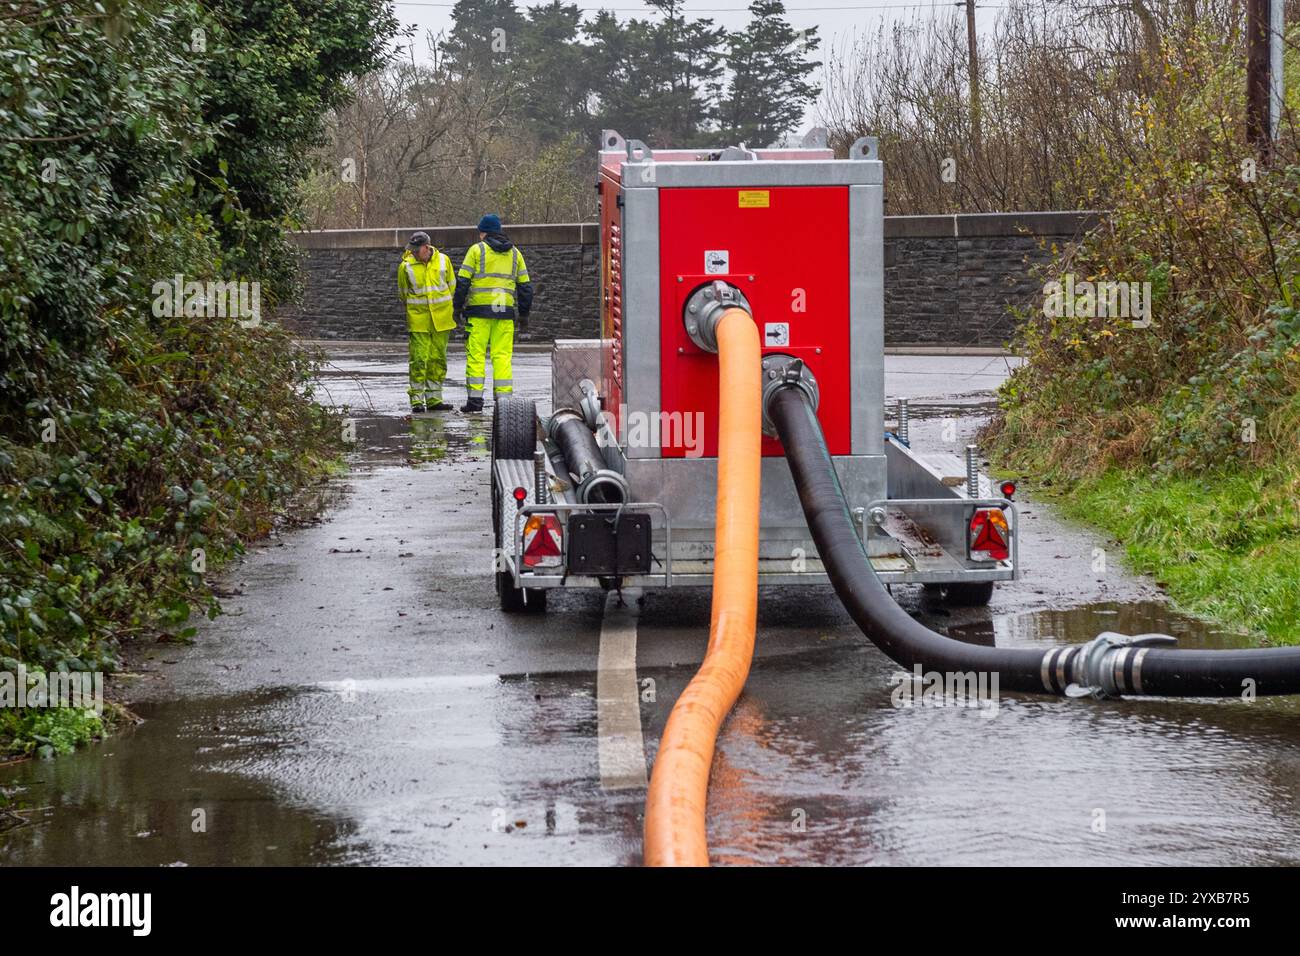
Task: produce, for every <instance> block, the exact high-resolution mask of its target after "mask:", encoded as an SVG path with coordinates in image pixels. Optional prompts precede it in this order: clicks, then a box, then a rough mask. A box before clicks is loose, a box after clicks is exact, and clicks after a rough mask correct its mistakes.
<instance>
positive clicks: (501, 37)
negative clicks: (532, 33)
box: [441, 0, 524, 76]
mask: <svg viewBox="0 0 1300 956" xmlns="http://www.w3.org/2000/svg"><path fill="white" fill-rule="evenodd" d="M451 19H452V28H451V33H450V35H448V37H447V39H446V40H444V41H443V42H442V44H441V47H442V52H443V54H444V55H445V56H446V64H445V65H446V67H447V68H448V69H449V70H451V72H452V73H453V74H455V75H457V76H472V75H475V74H477V73H481V72H483V71H484V70H488V69H491V68H494V67H497V68H501V67H506V66H508V65H509V64H510V62H511V61H512V59H514V54H515V50H516V48H517V47H518V46H519V44H520V42H521V40H522V37H523V25H524V19H523V17H521V16H520V15H519V11H518V10H517V9H515V5H514V0H456V6H455V7H453V8H452V11H451Z"/></svg>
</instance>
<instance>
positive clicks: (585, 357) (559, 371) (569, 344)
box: [551, 339, 601, 412]
mask: <svg viewBox="0 0 1300 956" xmlns="http://www.w3.org/2000/svg"><path fill="white" fill-rule="evenodd" d="M600 347H601V340H600V339H557V340H556V342H555V347H554V349H552V351H551V411H552V412H555V411H557V410H559V409H561V408H575V409H577V408H581V407H582V405H581V403H582V390H581V389H579V388H578V383H579V382H581V381H582V380H583V379H584V378H589V379H591V380H592V382H594V383H595V385H596V389H597V391H599V390H600Z"/></svg>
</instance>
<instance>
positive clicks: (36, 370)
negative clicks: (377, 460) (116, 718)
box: [0, 0, 395, 752]
mask: <svg viewBox="0 0 1300 956" xmlns="http://www.w3.org/2000/svg"><path fill="white" fill-rule="evenodd" d="M0 16H3V17H4V20H3V25H2V26H0V130H3V131H4V133H3V135H2V136H0V366H2V370H0V657H3V658H8V659H12V660H18V661H22V662H23V663H25V664H26V665H27V666H29V667H32V668H43V669H47V670H112V669H113V668H114V667H115V666H116V665H117V663H118V653H119V649H120V643H121V641H122V640H123V639H129V638H135V637H157V636H170V637H179V638H186V637H188V636H189V635H191V634H192V633H193V626H192V623H191V615H192V613H193V609H194V608H195V607H196V606H197V607H199V608H201V609H203V610H206V612H207V613H209V614H214V613H216V612H217V605H216V603H215V601H214V600H213V599H212V598H211V596H210V594H209V592H208V591H207V590H206V588H205V587H204V584H203V574H202V571H203V570H204V569H210V568H211V567H213V566H214V565H216V564H218V563H220V562H221V561H222V560H224V559H226V558H227V557H229V556H230V555H231V554H233V553H236V552H238V551H239V550H240V548H241V546H242V542H244V541H246V540H248V539H250V538H252V537H256V536H258V535H261V534H264V533H265V532H266V531H267V530H268V529H269V528H270V527H271V526H272V522H273V521H274V520H275V517H276V515H277V513H278V512H280V511H282V510H283V508H284V506H285V503H286V502H287V500H288V499H289V497H290V496H291V495H292V494H293V493H294V491H295V490H296V489H297V488H299V487H300V486H302V485H303V484H304V483H305V482H307V481H309V480H311V479H312V478H313V477H315V476H317V475H319V474H320V473H321V472H322V469H323V468H324V467H325V465H326V463H328V462H329V461H330V460H333V459H335V458H336V457H337V455H338V452H339V437H340V429H339V425H338V423H337V422H336V421H335V420H334V418H333V416H332V415H331V414H330V413H328V412H326V411H325V410H323V409H321V408H319V407H318V406H316V405H315V404H314V403H313V402H312V395H311V385H310V383H311V381H312V379H313V377H314V370H315V368H316V364H317V361H318V357H317V356H314V355H312V354H310V353H309V352H307V351H306V350H304V349H303V348H302V347H301V346H299V345H298V344H296V343H295V342H294V341H293V340H292V339H291V338H290V336H289V335H288V334H287V333H286V332H285V331H284V330H282V329H281V328H279V327H278V326H277V325H276V324H275V323H274V322H271V321H268V320H267V319H268V318H269V317H263V316H258V317H252V316H239V317H219V316H207V315H204V314H201V310H195V312H196V313H199V314H188V315H173V314H168V312H169V311H174V310H168V309H162V308H156V307H155V299H156V298H157V297H158V292H157V290H156V289H155V285H156V284H158V283H167V282H170V281H171V279H172V277H173V276H174V275H177V274H179V275H182V276H183V277H184V281H185V282H191V281H195V282H204V281H207V280H213V281H246V282H249V283H257V287H258V288H260V300H261V304H262V307H263V308H264V309H268V310H273V309H274V307H275V305H276V303H278V302H283V301H287V300H288V299H289V298H290V297H291V296H292V295H293V294H294V293H295V291H296V290H295V276H296V274H297V265H296V259H295V256H294V253H293V249H292V246H291V244H290V243H289V242H288V240H287V236H286V232H287V230H288V229H289V228H290V227H292V226H293V225H294V223H295V221H296V216H297V211H298V197H299V194H300V185H301V181H302V179H303V177H304V175H305V172H306V170H307V166H308V162H309V160H308V153H309V150H310V147H311V145H312V144H314V143H318V142H319V141H320V139H321V117H322V116H323V115H324V114H325V113H326V112H327V111H328V110H329V109H330V108H332V107H334V106H336V105H337V104H338V103H340V102H341V101H342V99H343V97H344V90H345V84H346V82H347V81H348V79H349V78H350V77H353V76H355V75H357V74H358V73H361V72H364V71H367V70H369V69H372V68H373V67H375V66H376V65H377V64H378V63H379V62H380V61H381V60H382V57H383V51H384V45H385V43H386V42H387V39H388V38H389V36H390V35H391V34H392V32H393V30H394V28H395V22H394V20H393V18H392V14H391V11H390V10H389V9H388V8H387V7H386V6H385V5H384V3H382V2H381V0H310V2H309V0H135V2H127V0H101V2H98V3H88V2H84V0H68V2H65V3H62V4H57V5H55V4H50V5H46V4H30V3H25V2H21V3H20V2H7V3H0ZM259 318H260V319H261V321H260V322H259V321H258V319H259ZM240 319H243V321H240ZM69 719H70V718H64V717H46V716H44V715H22V716H20V717H19V718H14V717H13V715H9V719H8V720H7V723H6V724H0V738H3V737H4V736H5V735H6V734H8V735H9V736H14V735H16V736H17V737H18V738H19V739H18V740H17V742H16V743H13V744H11V745H10V747H11V749H16V750H19V751H21V752H28V751H30V749H31V746H30V745H31V744H32V743H33V742H36V743H40V739H41V738H46V739H47V741H48V742H49V744H48V745H49V746H50V747H52V748H53V749H54V750H56V751H58V750H62V749H64V744H66V743H68V742H69V741H75V740H80V739H83V738H84V736H85V733H86V732H89V731H88V730H87V727H88V726H90V725H84V724H77V726H76V727H72V726H71V725H68V726H64V725H63V724H60V723H59V722H60V721H66V720H69ZM43 721H44V722H46V723H48V722H50V721H52V722H53V723H51V724H50V725H49V726H46V723H43ZM74 723H76V722H75V721H74ZM56 725H57V726H56ZM59 727H62V728H63V729H62V730H59V731H58V732H57V733H56V732H55V731H56V730H58V728H59ZM42 728H44V729H42ZM90 729H92V730H93V729H94V728H93V726H92V727H91V728H90ZM0 746H4V742H3V740H2V739H0ZM42 746H44V744H42Z"/></svg>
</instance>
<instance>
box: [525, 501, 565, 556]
mask: <svg viewBox="0 0 1300 956" xmlns="http://www.w3.org/2000/svg"><path fill="white" fill-rule="evenodd" d="M563 560H564V532H563V530H562V529H561V528H560V519H559V518H557V517H556V516H555V515H548V514H536V515H529V516H528V520H527V521H525V522H524V564H525V565H526V566H527V567H530V568H549V567H557V566H558V565H559V564H560V563H561V562H562V561H563Z"/></svg>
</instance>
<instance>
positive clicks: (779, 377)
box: [763, 352, 821, 438]
mask: <svg viewBox="0 0 1300 956" xmlns="http://www.w3.org/2000/svg"><path fill="white" fill-rule="evenodd" d="M787 385H792V386H794V387H796V388H798V389H799V390H800V391H801V392H803V393H804V397H805V398H807V399H808V404H809V405H811V406H812V410H813V411H814V412H815V411H817V405H818V403H819V402H820V401H821V393H820V392H819V391H818V388H817V379H816V377H815V376H814V375H813V373H812V372H811V371H810V370H809V368H808V366H807V365H805V364H804V362H803V359H798V358H795V357H794V356H793V355H786V354H785V353H783V352H771V353H769V354H767V355H764V356H763V434H764V435H767V436H768V437H769V438H775V437H777V436H776V423H775V422H774V421H773V420H772V414H771V405H772V399H773V398H774V397H775V396H776V393H777V392H778V391H779V390H780V389H782V388H784V387H785V386H787Z"/></svg>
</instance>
